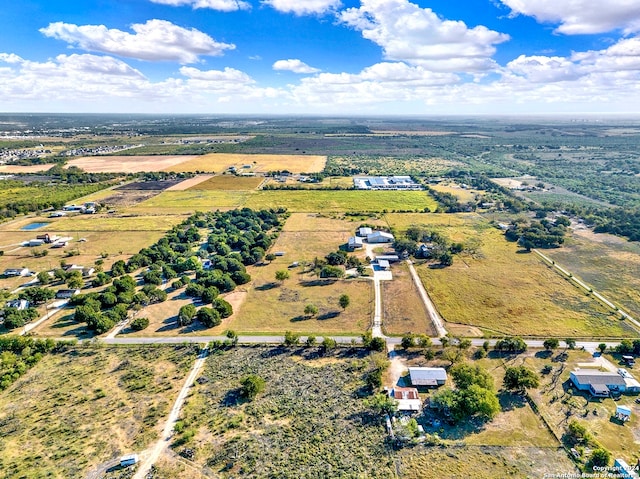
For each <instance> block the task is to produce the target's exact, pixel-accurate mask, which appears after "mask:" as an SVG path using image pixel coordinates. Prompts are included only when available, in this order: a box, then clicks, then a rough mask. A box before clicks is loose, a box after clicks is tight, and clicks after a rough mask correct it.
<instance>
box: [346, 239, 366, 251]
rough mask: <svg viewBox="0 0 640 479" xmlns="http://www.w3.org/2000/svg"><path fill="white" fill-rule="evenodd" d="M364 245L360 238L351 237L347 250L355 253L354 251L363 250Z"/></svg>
mask: <svg viewBox="0 0 640 479" xmlns="http://www.w3.org/2000/svg"><path fill="white" fill-rule="evenodd" d="M362 244H363V243H362V238H360V237H359V236H350V237H349V240H348V241H347V248H348V249H349V251H353V250H354V249H357V248H362Z"/></svg>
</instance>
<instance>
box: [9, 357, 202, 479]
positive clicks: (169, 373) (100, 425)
mask: <svg viewBox="0 0 640 479" xmlns="http://www.w3.org/2000/svg"><path fill="white" fill-rule="evenodd" d="M195 356H196V349H195V348H193V347H190V346H168V347H153V346H152V347H127V348H108V347H91V346H88V347H79V348H74V349H71V350H69V351H67V352H64V353H58V354H53V355H48V356H46V357H45V358H43V359H42V361H41V362H39V363H38V364H37V365H36V366H35V367H33V368H32V369H31V370H30V371H29V372H27V373H26V374H25V376H24V377H22V378H20V379H19V380H18V381H16V382H15V383H14V384H13V385H11V386H10V387H9V388H8V389H6V390H5V391H3V392H1V393H0V446H1V449H2V454H0V477H3V478H14V477H51V478H61V479H62V478H69V477H85V476H86V475H87V473H88V472H89V470H90V469H91V468H93V467H95V466H97V465H98V464H100V463H102V462H105V461H107V460H109V459H113V458H117V457H119V456H121V455H123V454H126V453H131V452H134V451H141V450H143V449H145V448H146V447H148V446H149V445H150V444H151V442H152V441H154V440H156V439H157V438H158V436H159V432H160V431H161V429H162V425H163V421H164V418H165V416H166V415H167V414H168V413H169V410H170V408H171V405H172V403H173V401H174V400H175V398H176V396H177V394H178V391H179V389H180V387H181V385H182V381H183V380H184V378H185V376H186V375H187V373H188V371H189V368H190V366H191V365H192V363H193V360H194V359H195Z"/></svg>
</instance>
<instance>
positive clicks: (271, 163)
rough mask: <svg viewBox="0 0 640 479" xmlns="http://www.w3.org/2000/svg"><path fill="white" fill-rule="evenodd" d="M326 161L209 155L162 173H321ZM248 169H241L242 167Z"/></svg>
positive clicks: (309, 157)
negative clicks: (231, 168)
mask: <svg viewBox="0 0 640 479" xmlns="http://www.w3.org/2000/svg"><path fill="white" fill-rule="evenodd" d="M326 161H327V158H326V157H325V156H318V155H264V154H244V153H209V154H207V155H202V156H196V157H192V158H191V159H189V160H188V161H184V162H183V163H181V164H179V165H177V166H175V167H172V166H168V167H167V168H164V171H176V172H185V173H188V172H198V171H206V172H216V173H220V172H222V171H225V170H227V169H229V168H230V167H232V166H234V167H236V168H237V169H238V171H241V172H242V171H246V172H268V171H281V170H288V171H290V172H295V173H317V172H320V171H322V169H323V168H324V165H325V163H326ZM245 165H246V166H249V165H250V168H243V166H245Z"/></svg>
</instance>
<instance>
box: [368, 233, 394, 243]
mask: <svg viewBox="0 0 640 479" xmlns="http://www.w3.org/2000/svg"><path fill="white" fill-rule="evenodd" d="M394 239H395V238H394V237H393V235H392V234H391V233H387V232H386V231H374V232H373V233H371V234H370V235H367V243H392V242H393V240H394Z"/></svg>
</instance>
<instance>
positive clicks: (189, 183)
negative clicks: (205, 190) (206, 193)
mask: <svg viewBox="0 0 640 479" xmlns="http://www.w3.org/2000/svg"><path fill="white" fill-rule="evenodd" d="M211 178H213V175H196V176H194V177H193V178H187V179H186V180H182V181H181V182H180V183H178V184H176V185H173V186H170V187H169V188H167V189H166V190H165V191H184V190H188V189H190V188H191V187H194V186H196V185H198V184H200V183H203V182H205V181H207V180H210V179H211Z"/></svg>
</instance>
